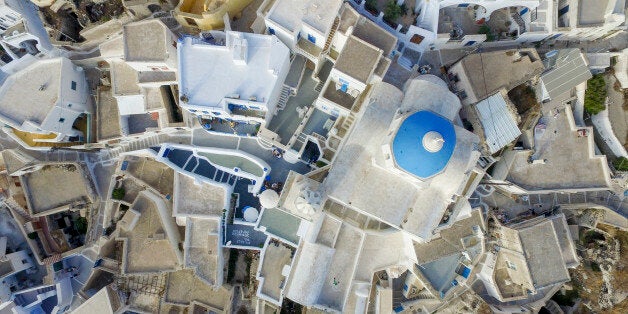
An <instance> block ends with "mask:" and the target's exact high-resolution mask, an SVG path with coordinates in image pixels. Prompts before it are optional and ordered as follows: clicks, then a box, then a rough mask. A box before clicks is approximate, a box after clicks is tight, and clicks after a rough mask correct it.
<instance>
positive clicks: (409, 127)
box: [392, 111, 456, 179]
mask: <svg viewBox="0 0 628 314" xmlns="http://www.w3.org/2000/svg"><path fill="white" fill-rule="evenodd" d="M428 133H430V134H428ZM426 134H427V135H428V137H430V135H433V134H437V135H436V137H430V140H429V142H430V143H428V144H429V145H427V146H426V145H425V140H424V138H425V137H426ZM433 142H439V143H433ZM432 144H433V145H432ZM434 146H435V147H434ZM455 146H456V131H455V129H454V126H453V125H452V123H451V122H450V121H449V120H447V119H445V118H443V117H442V116H440V115H438V114H435V113H433V112H430V111H419V112H416V113H414V114H412V115H411V116H409V117H407V118H406V119H405V120H404V121H403V122H402V123H401V126H400V127H399V130H397V134H396V135H395V139H394V140H393V144H392V150H393V155H394V157H395V162H396V163H397V165H398V166H399V167H401V168H402V169H403V170H405V171H407V172H409V173H411V174H413V175H415V176H417V177H419V178H423V179H425V178H429V177H431V176H433V175H435V174H437V173H439V172H441V171H442V170H443V169H444V168H445V166H447V163H448V162H449V158H451V155H452V154H453V152H454V148H455Z"/></svg>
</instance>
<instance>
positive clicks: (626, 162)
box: [613, 157, 628, 171]
mask: <svg viewBox="0 0 628 314" xmlns="http://www.w3.org/2000/svg"><path fill="white" fill-rule="evenodd" d="M613 166H615V169H617V171H628V158H626V157H619V158H617V159H615V161H613Z"/></svg>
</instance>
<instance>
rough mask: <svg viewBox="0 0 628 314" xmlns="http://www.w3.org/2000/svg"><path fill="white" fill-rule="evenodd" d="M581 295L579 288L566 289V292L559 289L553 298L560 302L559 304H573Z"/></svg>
mask: <svg viewBox="0 0 628 314" xmlns="http://www.w3.org/2000/svg"><path fill="white" fill-rule="evenodd" d="M579 296H580V294H579V293H578V290H576V289H573V290H566V291H565V294H563V293H562V292H560V291H558V292H556V294H554V296H552V300H554V301H555V302H556V303H558V305H562V306H573V305H574V304H575V303H576V299H578V297H579Z"/></svg>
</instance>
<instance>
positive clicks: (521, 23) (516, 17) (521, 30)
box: [512, 12, 526, 34]
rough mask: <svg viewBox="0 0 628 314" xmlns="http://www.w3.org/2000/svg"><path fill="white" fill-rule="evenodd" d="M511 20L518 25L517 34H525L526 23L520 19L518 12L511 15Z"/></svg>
mask: <svg viewBox="0 0 628 314" xmlns="http://www.w3.org/2000/svg"><path fill="white" fill-rule="evenodd" d="M512 19H513V20H515V23H517V25H519V34H523V33H525V32H526V23H525V22H524V21H523V19H522V18H521V15H519V13H518V12H516V13H513V14H512Z"/></svg>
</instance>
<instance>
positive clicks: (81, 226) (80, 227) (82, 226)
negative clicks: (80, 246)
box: [74, 217, 87, 234]
mask: <svg viewBox="0 0 628 314" xmlns="http://www.w3.org/2000/svg"><path fill="white" fill-rule="evenodd" d="M74 227H75V228H76V231H78V232H79V233H82V234H85V233H86V232H87V219H85V217H79V218H77V219H76V220H75V221H74Z"/></svg>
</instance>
